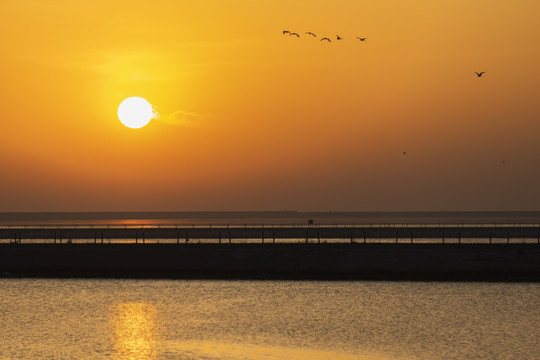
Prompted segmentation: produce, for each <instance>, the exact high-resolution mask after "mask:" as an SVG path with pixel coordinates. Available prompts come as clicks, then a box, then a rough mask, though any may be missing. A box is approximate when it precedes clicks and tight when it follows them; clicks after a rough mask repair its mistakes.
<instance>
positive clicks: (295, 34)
mask: <svg viewBox="0 0 540 360" xmlns="http://www.w3.org/2000/svg"><path fill="white" fill-rule="evenodd" d="M293 35H294V36H296V37H300V35H298V34H297V33H291V36H293Z"/></svg>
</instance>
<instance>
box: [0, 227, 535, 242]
mask: <svg viewBox="0 0 540 360" xmlns="http://www.w3.org/2000/svg"><path fill="white" fill-rule="evenodd" d="M81 240H83V241H84V242H86V243H88V242H94V243H96V244H98V243H99V244H101V243H110V242H115V241H120V242H134V243H141V244H145V243H147V242H155V241H159V240H163V241H166V242H169V243H170V242H173V243H174V242H176V243H178V244H185V243H189V242H190V241H194V240H197V241H205V242H217V243H224V244H225V243H228V244H231V243H239V242H240V243H241V242H260V243H279V242H309V243H311V242H316V243H320V242H351V243H368V242H391V241H395V242H399V243H422V242H434V243H461V242H468V243H471V242H480V243H485V242H488V243H495V242H496V243H501V242H507V243H511V242H516V241H518V242H529V243H531V242H537V243H540V225H538V224H528V225H527V224H519V225H505V224H501V225H497V224H477V225H475V224H468V225H451V224H442V225H436V224H425V225H394V224H378V225H312V224H307V225H305V224H302V225H298V224H287V225H268V224H261V225H253V224H251V225H247V224H246V225H238V224H236V225H191V226H186V225H181V226H180V225H154V226H149V225H129V226H128V225H99V226H94V225H17V226H10V225H4V226H2V227H0V241H2V242H15V243H20V242H23V241H25V242H29V243H39V242H53V243H66V242H77V241H81Z"/></svg>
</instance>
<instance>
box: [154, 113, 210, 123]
mask: <svg viewBox="0 0 540 360" xmlns="http://www.w3.org/2000/svg"><path fill="white" fill-rule="evenodd" d="M156 113H157V116H156V117H155V119H156V120H158V121H161V122H164V123H166V124H169V125H180V126H196V125H200V124H202V123H203V122H204V121H205V120H208V119H210V118H212V117H213V116H212V115H208V114H198V113H195V112H188V111H184V110H176V111H174V112H172V113H169V114H161V113H159V112H158V111H156Z"/></svg>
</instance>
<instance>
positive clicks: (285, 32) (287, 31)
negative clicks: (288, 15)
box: [283, 30, 291, 35]
mask: <svg viewBox="0 0 540 360" xmlns="http://www.w3.org/2000/svg"><path fill="white" fill-rule="evenodd" d="M285 34H289V35H290V34H291V32H290V31H289V30H283V35H285Z"/></svg>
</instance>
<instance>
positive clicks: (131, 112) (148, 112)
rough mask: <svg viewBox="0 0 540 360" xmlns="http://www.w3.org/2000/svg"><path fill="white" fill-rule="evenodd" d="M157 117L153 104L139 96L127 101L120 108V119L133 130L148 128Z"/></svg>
mask: <svg viewBox="0 0 540 360" xmlns="http://www.w3.org/2000/svg"><path fill="white" fill-rule="evenodd" d="M156 115H157V114H156V112H155V110H154V108H153V107H152V104H150V103H149V102H148V101H146V99H143V98H141V97H137V96H134V97H129V98H127V99H125V100H124V101H122V102H121V103H120V105H119V106H118V119H120V121H121V122H122V124H124V125H125V126H127V127H129V128H132V129H139V128H142V127H143V126H146V125H147V124H148V123H149V122H150V120H152V118H154V117H155V116H156Z"/></svg>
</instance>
